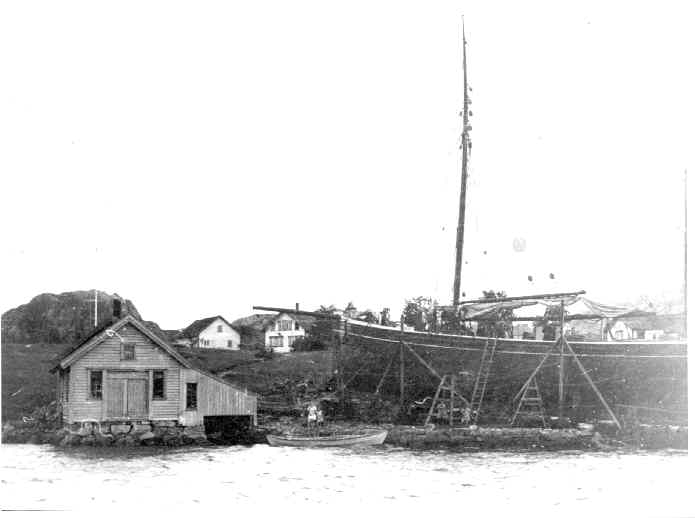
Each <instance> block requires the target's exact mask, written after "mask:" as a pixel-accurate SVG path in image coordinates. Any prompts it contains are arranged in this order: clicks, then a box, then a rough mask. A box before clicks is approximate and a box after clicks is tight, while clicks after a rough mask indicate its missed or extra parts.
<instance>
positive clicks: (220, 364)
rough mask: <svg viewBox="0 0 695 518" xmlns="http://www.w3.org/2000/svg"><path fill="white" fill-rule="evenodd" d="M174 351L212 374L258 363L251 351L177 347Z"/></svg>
mask: <svg viewBox="0 0 695 518" xmlns="http://www.w3.org/2000/svg"><path fill="white" fill-rule="evenodd" d="M176 350H177V351H178V352H179V353H180V354H181V356H183V357H184V358H186V359H187V360H188V361H189V362H191V363H192V364H193V365H194V366H195V367H198V368H200V369H204V370H207V371H209V372H212V373H213V374H217V373H221V372H224V371H227V370H230V369H234V368H236V367H239V366H241V365H247V364H250V363H256V362H258V361H260V360H259V359H258V358H256V357H255V353H254V352H253V351H243V350H242V351H228V350H226V349H191V348H188V347H177V348H176Z"/></svg>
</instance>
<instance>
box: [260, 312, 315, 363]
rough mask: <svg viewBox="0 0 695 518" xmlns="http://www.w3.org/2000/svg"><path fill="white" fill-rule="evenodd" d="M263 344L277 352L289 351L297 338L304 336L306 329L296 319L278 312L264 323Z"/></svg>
mask: <svg viewBox="0 0 695 518" xmlns="http://www.w3.org/2000/svg"><path fill="white" fill-rule="evenodd" d="M264 331H265V346H266V348H268V349H272V350H273V351H275V352H278V353H288V352H290V350H291V349H290V347H291V346H292V344H293V343H294V341H295V340H297V338H301V337H304V336H306V330H305V329H304V328H303V327H302V325H301V324H300V323H299V321H298V320H296V319H294V318H292V317H291V316H290V315H288V314H286V313H280V314H279V315H277V316H276V317H275V318H274V319H272V320H271V321H270V322H268V324H267V325H266V327H265V329H264Z"/></svg>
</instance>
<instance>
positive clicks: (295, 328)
mask: <svg viewBox="0 0 695 518" xmlns="http://www.w3.org/2000/svg"><path fill="white" fill-rule="evenodd" d="M294 330H295V331H299V322H295V323H294Z"/></svg>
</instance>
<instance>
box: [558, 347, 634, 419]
mask: <svg viewBox="0 0 695 518" xmlns="http://www.w3.org/2000/svg"><path fill="white" fill-rule="evenodd" d="M567 350H569V352H570V353H571V354H572V357H573V358H574V361H576V362H577V365H578V366H579V370H581V371H582V374H583V375H584V377H585V378H586V380H587V381H588V382H589V385H591V388H592V389H593V390H594V392H595V393H596V395H597V396H598V399H599V400H600V401H601V404H602V405H603V407H604V408H605V409H606V410H607V411H608V414H610V416H611V419H613V422H614V423H615V425H616V426H617V427H618V430H621V429H622V426H620V421H618V418H617V417H616V416H615V414H614V413H613V411H612V410H611V407H610V406H608V402H607V401H606V400H605V399H604V398H603V394H601V391H600V390H599V389H598V387H597V386H596V384H595V383H594V381H593V380H592V379H591V376H589V373H588V372H587V371H586V369H585V368H584V365H582V362H580V361H579V358H578V357H577V355H576V354H575V352H574V349H572V347H571V346H570V344H567Z"/></svg>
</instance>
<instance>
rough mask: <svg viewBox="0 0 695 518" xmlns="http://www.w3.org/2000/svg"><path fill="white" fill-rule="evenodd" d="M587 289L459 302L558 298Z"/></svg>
mask: <svg viewBox="0 0 695 518" xmlns="http://www.w3.org/2000/svg"><path fill="white" fill-rule="evenodd" d="M584 294H586V291H584V290H581V291H568V292H565V293H542V294H540V295H522V296H519V297H500V298H497V299H470V300H462V301H461V302H459V304H495V303H497V302H509V301H512V300H535V299H558V298H560V297H574V296H577V295H584Z"/></svg>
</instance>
